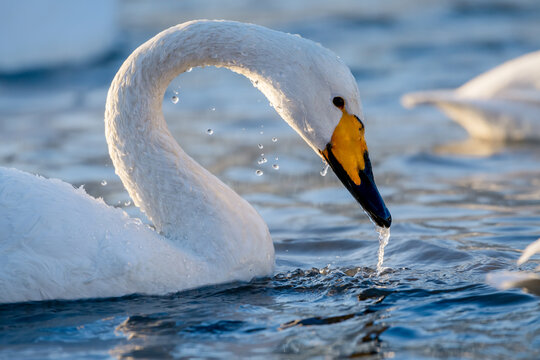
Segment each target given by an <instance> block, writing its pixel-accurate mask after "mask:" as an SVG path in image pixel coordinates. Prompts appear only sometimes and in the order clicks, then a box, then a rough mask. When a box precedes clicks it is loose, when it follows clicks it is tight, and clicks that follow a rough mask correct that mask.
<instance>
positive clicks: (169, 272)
mask: <svg viewBox="0 0 540 360" xmlns="http://www.w3.org/2000/svg"><path fill="white" fill-rule="evenodd" d="M0 264H1V267H0V289H2V291H0V303H6V302H8V303H9V302H19V301H29V300H45V299H75V298H90V297H110V296H121V295H125V294H130V293H146V294H165V293H168V292H171V291H174V290H175V289H177V290H181V289H186V288H190V287H196V286H200V285H205V284H209V283H214V282H216V280H217V281H220V280H221V281H226V280H227V276H229V275H231V274H229V273H226V272H224V271H223V270H224V269H222V268H221V267H220V264H219V263H216V264H211V266H209V264H208V263H207V262H206V261H205V259H204V256H196V255H193V254H190V253H189V252H187V251H181V250H180V249H179V248H178V247H177V246H175V245H174V244H173V243H172V242H170V241H168V240H167V239H165V238H164V237H162V236H160V235H159V234H157V233H156V232H155V231H153V230H152V229H150V228H149V227H148V226H146V225H144V224H143V223H142V222H141V221H140V220H139V219H132V218H130V217H129V216H128V215H127V214H126V213H125V212H124V211H122V210H120V209H115V208H112V207H109V206H107V205H106V204H105V203H104V202H103V201H102V200H101V199H99V200H96V199H94V198H92V197H91V196H89V195H87V194H86V192H85V191H84V190H83V189H82V188H79V189H75V188H74V187H73V186H71V185H70V184H67V183H65V182H63V181H60V180H56V179H45V178H43V177H39V176H35V175H32V174H28V173H24V172H21V171H18V170H15V169H6V168H0ZM209 269H213V270H214V271H215V273H214V272H210V271H209ZM265 271H268V269H265ZM255 275H260V274H255ZM250 276H253V274H250ZM246 280H249V279H246Z"/></svg>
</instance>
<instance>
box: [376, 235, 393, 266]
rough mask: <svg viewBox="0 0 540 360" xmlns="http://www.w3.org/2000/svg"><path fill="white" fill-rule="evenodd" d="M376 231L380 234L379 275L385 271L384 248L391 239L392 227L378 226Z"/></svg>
mask: <svg viewBox="0 0 540 360" xmlns="http://www.w3.org/2000/svg"><path fill="white" fill-rule="evenodd" d="M375 231H377V233H378V234H379V256H378V260H377V275H381V273H382V272H383V271H384V269H385V268H384V267H383V266H382V265H383V261H384V248H385V247H386V245H388V241H389V240H390V228H383V227H379V226H376V227H375Z"/></svg>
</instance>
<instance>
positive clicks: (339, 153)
mask: <svg viewBox="0 0 540 360" xmlns="http://www.w3.org/2000/svg"><path fill="white" fill-rule="evenodd" d="M342 111H343V116H342V118H341V120H340V122H339V124H338V125H337V126H336V129H335V130H334V133H333V134H332V139H331V141H330V143H328V144H327V145H326V148H325V149H324V150H323V151H321V154H322V156H323V157H324V158H325V159H326V161H327V162H328V164H330V166H331V167H332V170H334V173H336V175H337V177H338V178H339V180H341V182H342V183H343V185H345V187H346V188H347V190H349V192H350V193H351V194H352V195H353V196H354V198H355V199H356V200H357V201H358V202H359V203H360V205H362V208H363V209H364V211H365V212H366V213H367V214H368V215H369V217H370V218H371V220H372V221H373V222H375V224H377V225H378V226H381V227H385V228H389V227H390V225H391V224H392V216H391V215H390V212H389V211H388V209H387V208H386V205H385V204H384V201H383V199H382V197H381V195H380V194H379V190H378V189H377V186H376V185H375V180H374V179H373V172H372V170H371V161H370V160H369V154H368V149H367V145H366V140H365V138H364V124H362V122H361V121H360V119H358V117H356V116H354V115H350V114H348V113H347V111H346V110H345V109H342Z"/></svg>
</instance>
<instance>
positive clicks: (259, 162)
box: [257, 156, 268, 165]
mask: <svg viewBox="0 0 540 360" xmlns="http://www.w3.org/2000/svg"><path fill="white" fill-rule="evenodd" d="M267 161H268V160H266V158H265V157H264V156H263V157H261V158H260V159H259V161H257V164H259V165H261V164H264V163H266V162H267Z"/></svg>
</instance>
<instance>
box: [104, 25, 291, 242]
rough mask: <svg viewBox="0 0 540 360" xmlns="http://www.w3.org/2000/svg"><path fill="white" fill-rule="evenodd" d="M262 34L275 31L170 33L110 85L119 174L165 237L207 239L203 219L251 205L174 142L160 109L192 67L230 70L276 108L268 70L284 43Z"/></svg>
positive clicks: (108, 119)
mask: <svg viewBox="0 0 540 360" xmlns="http://www.w3.org/2000/svg"><path fill="white" fill-rule="evenodd" d="M261 29H263V30H261ZM261 31H271V30H268V29H264V28H260V27H256V26H246V25H243V26H241V24H237V23H232V22H215V21H209V22H205V21H203V22H192V23H185V24H182V25H179V26H176V27H173V28H170V29H168V30H166V31H164V32H162V33H160V34H158V35H157V36H155V37H154V38H153V39H151V40H149V41H148V42H146V43H145V44H143V45H142V46H141V47H139V48H138V49H137V50H135V52H134V53H133V54H132V55H131V56H130V57H129V58H128V59H127V60H126V61H125V63H124V64H123V65H122V67H121V68H120V70H119V71H118V73H117V75H116V77H115V78H114V80H113V82H112V84H111V87H110V90H109V94H108V97H107V106H106V112H105V128H106V129H105V130H106V137H107V143H108V146H109V153H110V156H111V158H112V161H113V164H114V166H115V169H116V173H117V174H118V175H119V176H120V178H121V180H122V182H123V184H124V186H125V187H126V189H127V191H128V192H129V194H130V196H131V197H132V199H133V200H134V203H135V204H136V205H137V206H139V207H140V208H141V209H142V210H143V211H144V213H145V214H146V215H147V216H148V218H149V219H150V220H151V221H152V222H153V223H154V225H155V226H156V228H157V230H158V231H161V232H162V233H164V234H165V235H166V236H168V237H171V238H178V237H180V238H181V237H182V235H181V234H180V233H179V229H181V228H185V227H191V228H193V227H195V228H197V227H200V229H198V230H197V229H194V231H200V234H201V236H204V234H205V233H207V232H208V230H206V232H205V228H204V226H205V225H204V223H205V221H201V217H220V216H222V212H225V211H228V209H229V208H235V207H236V208H238V207H240V208H242V206H249V205H247V202H244V201H243V200H242V199H241V198H240V197H239V196H238V195H236V194H235V193H234V192H233V191H232V190H230V189H229V188H227V187H226V186H225V185H224V184H222V183H221V182H220V181H219V180H218V179H217V178H215V177H214V176H213V175H211V174H210V173H209V172H207V171H206V170H205V169H204V168H202V167H201V166H199V165H198V164H197V163H196V162H195V161H194V160H193V159H191V158H190V157H189V156H188V155H187V154H185V153H184V151H183V150H182V149H181V148H180V146H179V145H178V143H177V142H176V141H175V140H174V138H173V137H172V135H171V134H170V132H169V130H168V128H167V125H166V122H165V119H164V117H163V113H162V110H161V107H162V102H163V96H164V93H165V90H166V88H167V86H168V85H169V83H170V82H171V81H172V79H173V78H175V77H176V76H177V75H179V74H180V73H182V72H184V71H186V70H187V69H189V68H191V67H196V66H209V65H213V66H218V67H227V68H229V69H231V70H233V71H235V72H238V73H241V74H243V75H245V76H247V77H248V78H250V79H251V80H252V82H254V83H256V84H258V85H257V86H258V87H259V89H260V90H261V91H263V93H265V95H266V96H267V97H268V98H269V100H270V101H271V102H272V103H273V104H274V105H275V106H276V107H279V106H280V103H281V102H283V101H286V95H285V94H284V93H283V92H282V91H280V88H279V81H277V80H276V78H275V77H272V74H267V73H266V72H265V69H266V66H267V64H268V63H273V62H275V61H276V56H279V54H280V52H279V47H280V43H279V41H274V42H272V41H271V40H268V37H265V36H261ZM274 40H275V39H274ZM261 41H263V42H265V43H264V44H263V45H262V46H261V44H260V42H261ZM262 49H264V50H262ZM261 51H264V52H265V53H264V54H262V53H261ZM278 111H279V110H278ZM281 115H282V116H284V114H281ZM285 116H286V114H285ZM239 204H240V205H239ZM249 208H250V209H251V207H249ZM186 209H189V213H188V212H187V211H186ZM238 211H240V210H238ZM223 216H224V215H223ZM214 231H215V229H214ZM208 233H209V232H208ZM209 236H210V235H209Z"/></svg>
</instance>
